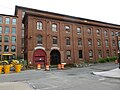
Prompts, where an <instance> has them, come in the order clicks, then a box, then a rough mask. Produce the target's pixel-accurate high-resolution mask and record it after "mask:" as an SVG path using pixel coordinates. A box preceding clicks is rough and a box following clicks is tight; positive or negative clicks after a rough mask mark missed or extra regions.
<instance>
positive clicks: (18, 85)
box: [0, 82, 33, 90]
mask: <svg viewBox="0 0 120 90" xmlns="http://www.w3.org/2000/svg"><path fill="white" fill-rule="evenodd" d="M0 90H33V89H32V88H30V86H29V85H27V84H26V83H22V82H4V83H0Z"/></svg>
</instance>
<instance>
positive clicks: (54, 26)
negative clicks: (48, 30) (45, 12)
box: [52, 24, 57, 32]
mask: <svg viewBox="0 0 120 90" xmlns="http://www.w3.org/2000/svg"><path fill="white" fill-rule="evenodd" d="M52 31H53V32H56V31H57V25H56V24H52Z"/></svg>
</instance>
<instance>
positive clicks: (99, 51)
mask: <svg viewBox="0 0 120 90" xmlns="http://www.w3.org/2000/svg"><path fill="white" fill-rule="evenodd" d="M98 57H99V58H102V51H101V50H98Z"/></svg>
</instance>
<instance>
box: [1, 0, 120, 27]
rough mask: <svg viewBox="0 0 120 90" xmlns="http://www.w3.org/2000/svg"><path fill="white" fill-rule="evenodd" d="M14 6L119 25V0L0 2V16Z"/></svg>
mask: <svg viewBox="0 0 120 90" xmlns="http://www.w3.org/2000/svg"><path fill="white" fill-rule="evenodd" d="M15 5H18V6H23V7H29V8H34V9H39V10H43V11H49V12H55V13H60V14H65V15H70V16H75V17H80V18H86V19H91V20H97V21H102V22H107V23H113V24H118V25H120V0H0V14H7V15H14V11H15Z"/></svg>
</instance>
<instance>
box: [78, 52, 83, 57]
mask: <svg viewBox="0 0 120 90" xmlns="http://www.w3.org/2000/svg"><path fill="white" fill-rule="evenodd" d="M82 54H83V53H82V50H79V58H83V55H82Z"/></svg>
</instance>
